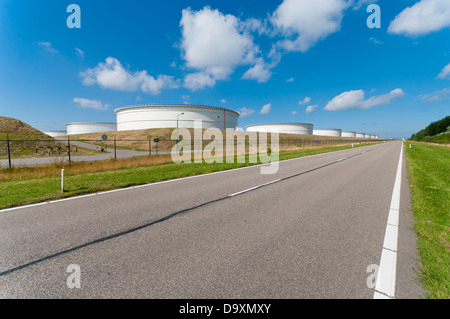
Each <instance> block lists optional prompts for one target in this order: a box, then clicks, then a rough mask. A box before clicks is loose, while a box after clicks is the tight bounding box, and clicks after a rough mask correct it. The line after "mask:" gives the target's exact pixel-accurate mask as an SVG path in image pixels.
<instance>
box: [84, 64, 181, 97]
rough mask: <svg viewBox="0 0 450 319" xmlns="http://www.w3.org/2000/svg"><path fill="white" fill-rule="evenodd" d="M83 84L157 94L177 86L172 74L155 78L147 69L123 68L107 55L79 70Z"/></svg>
mask: <svg viewBox="0 0 450 319" xmlns="http://www.w3.org/2000/svg"><path fill="white" fill-rule="evenodd" d="M80 76H81V77H82V78H83V84H84V85H94V84H98V85H99V86H100V87H102V88H104V89H112V90H118V91H129V92H134V91H138V90H141V91H142V92H144V93H150V94H158V93H160V92H161V90H162V89H165V88H176V87H178V83H177V81H175V80H174V78H173V77H172V76H168V75H158V76H157V78H154V77H153V76H150V75H148V74H147V71H145V70H144V71H137V72H134V73H133V72H130V71H129V70H127V69H125V68H124V67H123V65H122V64H121V63H120V61H119V60H117V59H116V58H113V57H108V58H107V59H106V61H105V62H104V63H103V62H100V63H99V64H98V65H97V66H96V67H95V68H93V69H88V70H86V71H85V72H81V73H80Z"/></svg>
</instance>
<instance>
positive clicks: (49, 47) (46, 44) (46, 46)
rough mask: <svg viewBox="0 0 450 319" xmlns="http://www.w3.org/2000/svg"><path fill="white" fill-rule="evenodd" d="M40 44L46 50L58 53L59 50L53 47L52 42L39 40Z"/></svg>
mask: <svg viewBox="0 0 450 319" xmlns="http://www.w3.org/2000/svg"><path fill="white" fill-rule="evenodd" d="M38 45H39V46H40V47H41V48H43V49H45V51H47V52H50V53H56V52H58V51H57V50H56V49H55V48H53V46H52V43H51V42H43V41H41V42H38Z"/></svg>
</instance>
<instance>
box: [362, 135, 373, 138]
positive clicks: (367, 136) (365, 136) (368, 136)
mask: <svg viewBox="0 0 450 319" xmlns="http://www.w3.org/2000/svg"><path fill="white" fill-rule="evenodd" d="M371 136H372V135H370V134H364V138H370V137H371Z"/></svg>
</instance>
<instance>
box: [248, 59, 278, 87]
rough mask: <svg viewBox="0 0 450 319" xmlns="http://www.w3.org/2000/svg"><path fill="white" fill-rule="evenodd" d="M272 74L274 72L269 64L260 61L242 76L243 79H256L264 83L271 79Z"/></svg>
mask: <svg viewBox="0 0 450 319" xmlns="http://www.w3.org/2000/svg"><path fill="white" fill-rule="evenodd" d="M271 76H272V72H271V71H270V69H269V67H268V65H266V64H265V63H258V64H256V65H255V66H253V67H251V68H250V69H248V70H247V72H245V73H244V75H243V76H242V79H245V80H256V81H257V82H258V83H263V82H267V81H269V79H270V77H271Z"/></svg>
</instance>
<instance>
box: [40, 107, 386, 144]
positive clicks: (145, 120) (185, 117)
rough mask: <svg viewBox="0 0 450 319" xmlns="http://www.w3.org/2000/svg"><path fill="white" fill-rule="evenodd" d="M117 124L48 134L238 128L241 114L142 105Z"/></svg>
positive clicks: (291, 128)
mask: <svg viewBox="0 0 450 319" xmlns="http://www.w3.org/2000/svg"><path fill="white" fill-rule="evenodd" d="M114 112H115V114H116V116H117V123H92V122H77V123H67V124H66V128H67V131H58V132H56V131H48V132H45V133H46V134H48V135H50V136H55V137H56V136H65V135H76V134H86V133H99V132H112V131H131V130H140V129H153V128H175V127H179V128H194V121H195V120H202V128H204V129H208V128H219V129H234V130H236V129H238V118H239V112H236V111H233V110H230V109H226V108H221V107H214V106H204V105H185V104H182V105H140V106H130V107H123V108H119V109H116V110H115V111H114ZM246 130H247V131H249V132H279V133H286V134H300V135H318V136H339V137H355V138H379V137H378V136H377V135H372V134H365V133H358V132H355V131H342V130H341V129H314V125H313V124H310V123H285V124H260V125H248V126H246Z"/></svg>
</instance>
